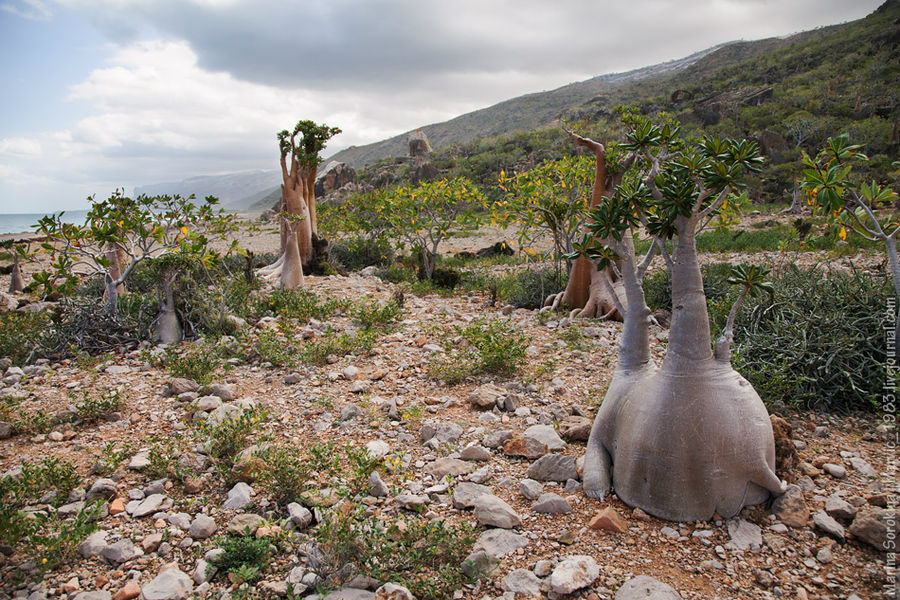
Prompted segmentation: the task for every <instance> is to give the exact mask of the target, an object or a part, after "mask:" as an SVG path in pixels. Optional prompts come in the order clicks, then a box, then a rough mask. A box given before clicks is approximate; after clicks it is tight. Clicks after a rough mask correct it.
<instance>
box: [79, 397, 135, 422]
mask: <svg viewBox="0 0 900 600" xmlns="http://www.w3.org/2000/svg"><path fill="white" fill-rule="evenodd" d="M124 403H125V400H124V399H123V398H122V396H121V394H119V392H118V390H115V391H112V392H108V393H106V394H103V395H101V396H100V397H98V398H93V397H91V396H90V394H89V393H88V392H86V391H85V392H82V398H81V401H80V402H79V403H78V404H76V405H75V411H76V417H77V419H78V420H79V421H83V422H85V423H96V422H97V421H99V420H100V419H102V418H104V417H105V416H106V415H108V414H110V413H112V412H115V411H117V410H119V409H120V408H121V407H122V405H123V404H124Z"/></svg>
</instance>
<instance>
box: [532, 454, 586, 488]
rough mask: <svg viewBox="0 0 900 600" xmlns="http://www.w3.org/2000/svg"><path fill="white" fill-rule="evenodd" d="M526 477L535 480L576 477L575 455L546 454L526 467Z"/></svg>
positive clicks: (564, 479) (557, 479) (560, 479)
mask: <svg viewBox="0 0 900 600" xmlns="http://www.w3.org/2000/svg"><path fill="white" fill-rule="evenodd" d="M528 477H529V478H531V479H535V480H537V481H566V480H568V479H578V472H577V471H576V470H575V457H574V456H565V455H562V454H547V455H545V456H542V457H541V458H539V459H537V460H536V461H534V463H532V465H531V466H530V467H528Z"/></svg>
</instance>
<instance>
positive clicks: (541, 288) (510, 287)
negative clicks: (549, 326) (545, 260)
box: [496, 267, 567, 309]
mask: <svg viewBox="0 0 900 600" xmlns="http://www.w3.org/2000/svg"><path fill="white" fill-rule="evenodd" d="M566 282H567V277H566V273H565V271H563V270H560V269H556V268H554V267H540V268H534V269H526V270H524V271H521V272H519V273H515V274H512V275H509V276H507V277H505V278H503V279H501V280H499V281H498V282H497V284H496V285H497V296H498V298H499V299H501V300H504V301H505V302H506V303H507V304H511V305H513V306H515V307H516V308H530V309H535V308H540V307H541V306H543V305H544V300H545V299H546V298H547V296H549V295H551V294H557V293H559V292H561V291H563V290H564V289H566Z"/></svg>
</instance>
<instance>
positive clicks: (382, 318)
mask: <svg viewBox="0 0 900 600" xmlns="http://www.w3.org/2000/svg"><path fill="white" fill-rule="evenodd" d="M402 315H403V308H402V307H401V306H400V304H399V303H398V302H397V301H396V300H390V301H389V302H386V303H384V304H380V303H378V302H376V301H374V300H372V299H371V298H368V297H365V298H363V299H362V300H361V301H360V302H358V303H357V305H356V306H355V307H354V308H353V311H352V316H353V322H354V323H356V324H357V325H358V326H359V327H361V328H363V329H382V330H383V329H389V328H390V327H391V326H392V325H394V324H395V323H396V322H397V321H399V320H400V317H401V316H402Z"/></svg>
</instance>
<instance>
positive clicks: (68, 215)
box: [0, 210, 88, 234]
mask: <svg viewBox="0 0 900 600" xmlns="http://www.w3.org/2000/svg"><path fill="white" fill-rule="evenodd" d="M87 213H88V211H86V210H67V211H64V212H63V216H62V220H63V221H64V222H66V223H83V222H84V218H85V216H87ZM45 214H48V213H12V214H0V234H8V233H34V225H36V224H37V222H38V221H39V220H40V219H41V218H42V217H43V216H44V215H45ZM50 214H53V213H50Z"/></svg>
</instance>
